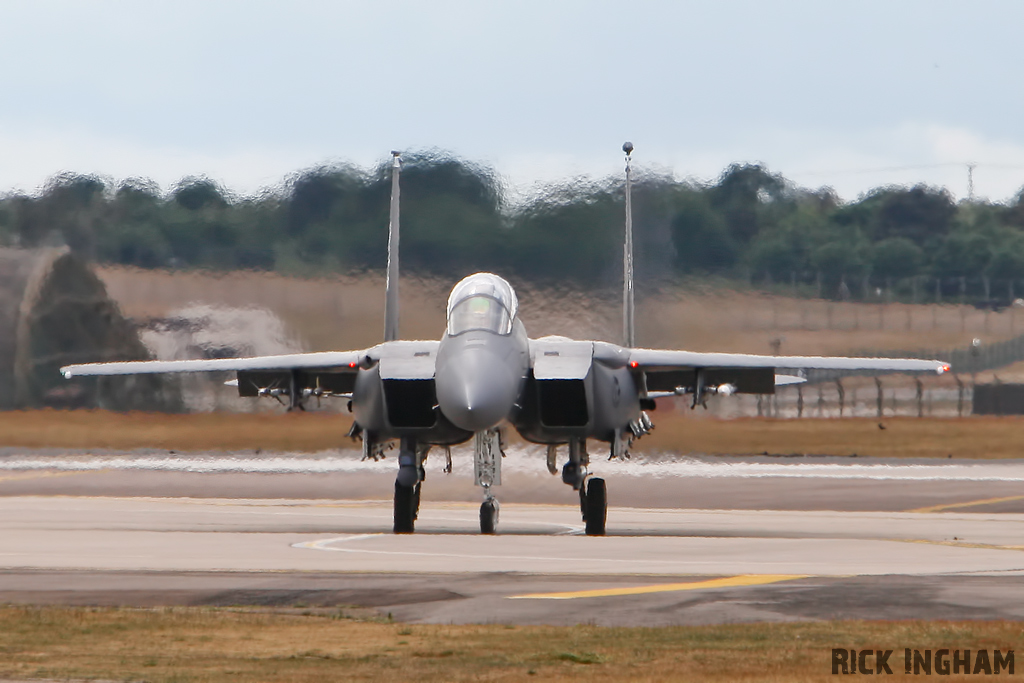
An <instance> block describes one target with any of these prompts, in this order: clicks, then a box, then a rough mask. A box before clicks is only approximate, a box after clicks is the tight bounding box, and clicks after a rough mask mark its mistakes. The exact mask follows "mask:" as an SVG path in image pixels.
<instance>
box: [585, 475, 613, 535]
mask: <svg viewBox="0 0 1024 683" xmlns="http://www.w3.org/2000/svg"><path fill="white" fill-rule="evenodd" d="M584 519H585V521H586V524H587V536H604V528H605V522H606V521H607V519H608V488H607V486H605V483H604V479H597V478H595V477H591V478H590V481H589V482H588V484H587V516H586V517H585V518H584Z"/></svg>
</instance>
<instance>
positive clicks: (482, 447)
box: [473, 429, 505, 534]
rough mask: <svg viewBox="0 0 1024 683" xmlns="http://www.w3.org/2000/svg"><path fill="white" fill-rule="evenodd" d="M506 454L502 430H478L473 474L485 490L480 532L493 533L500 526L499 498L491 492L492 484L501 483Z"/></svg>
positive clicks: (478, 484) (475, 438)
mask: <svg viewBox="0 0 1024 683" xmlns="http://www.w3.org/2000/svg"><path fill="white" fill-rule="evenodd" d="M504 456H505V449H504V445H503V444H502V438H501V431H500V430H498V429H487V430H484V431H482V432H477V433H476V436H475V437H474V439H473V474H474V478H475V479H476V485H477V486H480V487H482V488H483V490H484V502H483V504H482V505H480V533H482V534H493V533H494V532H495V530H496V529H497V527H498V512H499V510H500V506H499V505H498V499H497V498H495V497H494V494H492V493H491V487H492V486H500V485H501V459H502V458H503V457H504Z"/></svg>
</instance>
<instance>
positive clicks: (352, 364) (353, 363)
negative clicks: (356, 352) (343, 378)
mask: <svg viewBox="0 0 1024 683" xmlns="http://www.w3.org/2000/svg"><path fill="white" fill-rule="evenodd" d="M348 366H349V367H350V368H354V367H355V366H356V364H355V362H352V363H349V364H348Z"/></svg>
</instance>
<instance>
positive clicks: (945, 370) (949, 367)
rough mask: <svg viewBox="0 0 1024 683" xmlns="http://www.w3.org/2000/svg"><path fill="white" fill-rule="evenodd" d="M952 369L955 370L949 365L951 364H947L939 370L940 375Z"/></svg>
mask: <svg viewBox="0 0 1024 683" xmlns="http://www.w3.org/2000/svg"><path fill="white" fill-rule="evenodd" d="M952 369H953V367H952V366H951V365H949V363H946V364H944V365H943V366H942V367H941V368H939V374H940V375H941V374H942V373H944V372H949V371H950V370H952Z"/></svg>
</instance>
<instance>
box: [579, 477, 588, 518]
mask: <svg viewBox="0 0 1024 683" xmlns="http://www.w3.org/2000/svg"><path fill="white" fill-rule="evenodd" d="M580 516H581V517H583V521H584V522H585V521H587V487H586V485H583V486H581V487H580Z"/></svg>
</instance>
